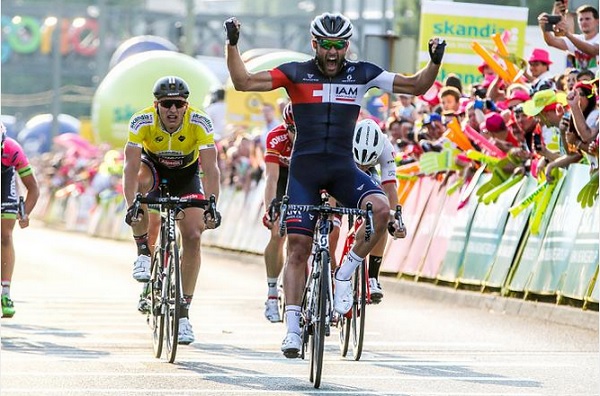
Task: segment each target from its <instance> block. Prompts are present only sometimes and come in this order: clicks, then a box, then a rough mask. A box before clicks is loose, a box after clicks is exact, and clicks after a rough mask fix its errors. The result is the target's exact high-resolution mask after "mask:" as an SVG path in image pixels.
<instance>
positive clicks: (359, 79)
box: [224, 13, 445, 358]
mask: <svg viewBox="0 0 600 396" xmlns="http://www.w3.org/2000/svg"><path fill="white" fill-rule="evenodd" d="M224 28H225V30H226V34H227V45H226V51H225V54H226V60H227V67H228V69H229V73H230V76H231V79H232V82H233V85H234V87H235V88H236V89H237V90H239V91H270V90H273V89H276V88H280V87H281V88H284V89H285V90H286V91H287V93H288V95H289V97H290V99H291V102H292V105H293V108H294V120H295V123H296V140H295V141H294V150H293V152H292V157H291V161H290V167H289V178H288V186H287V194H288V195H289V203H290V204H292V205H294V204H301V205H318V204H319V203H320V191H321V190H322V189H326V190H327V191H328V192H329V193H330V194H331V196H333V197H334V198H335V199H337V200H338V201H339V202H340V203H341V204H342V205H344V206H347V207H357V208H358V207H359V208H362V209H365V208H366V205H367V203H368V202H371V203H372V206H373V213H374V216H373V217H374V226H375V233H374V235H373V236H372V237H371V238H369V240H368V241H366V240H365V238H364V227H363V229H361V230H359V233H358V235H357V238H356V240H357V243H356V244H355V245H354V248H353V249H352V251H351V252H350V253H349V254H348V256H347V258H346V260H345V262H344V263H342V265H341V266H340V267H339V268H338V270H337V272H336V275H335V280H334V281H335V297H334V308H335V310H336V311H338V312H340V313H346V312H347V311H348V310H350V308H351V307H352V303H353V298H352V285H351V282H350V278H351V276H352V273H353V272H354V270H355V269H356V268H357V267H358V265H359V264H360V262H361V261H362V259H363V258H364V257H366V256H367V254H368V253H369V251H370V250H371V249H372V248H373V246H374V245H375V243H376V242H377V241H378V240H379V239H380V238H381V236H382V235H383V234H384V233H385V231H386V228H387V223H388V216H389V210H390V206H389V204H388V200H387V198H386V197H385V194H384V192H383V191H382V190H381V188H380V187H379V186H378V185H377V184H376V183H375V182H373V181H372V180H371V178H370V177H369V176H368V175H367V174H366V173H364V172H362V171H361V170H359V169H358V167H357V166H356V165H355V164H354V158H353V156H352V135H353V131H354V125H355V123H356V119H357V118H358V114H359V111H360V105H361V102H362V99H363V97H364V95H365V93H366V92H367V91H368V90H369V89H370V88H371V87H379V88H381V89H382V90H384V91H387V92H395V93H408V94H412V95H420V94H423V93H425V92H426V91H427V90H428V89H429V87H430V86H431V85H432V84H433V82H434V81H435V78H436V76H437V73H438V71H439V68H440V63H441V61H442V57H443V53H444V47H445V44H444V43H443V41H441V40H439V39H437V38H436V39H432V40H430V42H429V52H430V55H431V58H432V61H431V62H429V63H428V64H427V65H426V66H425V67H424V68H423V69H421V70H420V71H418V72H417V73H415V74H414V75H412V76H405V75H402V74H396V73H391V72H388V71H386V70H383V69H382V68H380V67H379V66H377V65H375V64H373V63H369V62H362V61H358V62H352V61H349V60H347V59H346V52H347V50H348V46H349V41H348V40H349V39H350V37H351V36H352V32H353V26H352V23H351V22H350V20H349V19H348V18H346V17H345V16H343V15H341V14H331V13H324V14H322V15H319V16H317V17H316V18H315V19H314V20H313V21H312V23H311V27H310V32H311V35H312V40H311V44H312V48H313V50H314V51H315V57H314V58H313V59H311V60H308V61H305V62H288V63H284V64H282V65H280V66H278V67H275V68H273V69H271V70H264V71H259V72H256V73H250V72H249V71H248V70H247V69H246V66H245V64H244V62H243V60H242V58H241V56H240V53H239V50H238V48H237V42H238V39H239V34H240V23H239V22H238V20H237V19H236V18H230V19H228V20H227V21H225V23H224ZM316 221H317V216H315V215H314V214H313V213H305V212H302V213H293V212H290V213H288V215H287V218H286V224H287V233H288V235H287V238H288V245H287V262H286V265H285V272H284V293H285V296H286V309H285V320H286V323H287V334H286V336H285V339H284V340H283V343H282V345H281V350H282V352H283V353H284V355H285V356H286V357H290V358H292V357H298V356H299V352H300V350H301V348H302V340H301V337H300V333H301V330H300V310H301V307H300V304H301V299H302V292H303V289H304V279H305V271H306V263H307V260H308V258H309V256H310V252H311V247H312V238H313V232H314V227H315V222H316Z"/></svg>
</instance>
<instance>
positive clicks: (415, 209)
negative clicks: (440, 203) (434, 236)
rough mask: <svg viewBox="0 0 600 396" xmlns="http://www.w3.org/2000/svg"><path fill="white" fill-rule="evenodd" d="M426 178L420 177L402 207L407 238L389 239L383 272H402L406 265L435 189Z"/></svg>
mask: <svg viewBox="0 0 600 396" xmlns="http://www.w3.org/2000/svg"><path fill="white" fill-rule="evenodd" d="M424 179H427V178H420V179H419V180H418V181H417V182H416V183H415V185H414V186H413V187H412V189H411V190H410V193H409V194H408V197H407V198H406V202H405V204H404V205H403V209H402V218H403V219H404V224H405V225H406V238H403V239H396V240H393V239H391V238H390V239H389V242H388V244H387V246H386V249H385V253H384V257H383V263H382V264H381V272H384V273H390V274H398V273H400V272H402V267H403V266H404V265H405V258H406V255H407V254H408V251H409V249H410V245H411V244H412V240H413V238H414V236H415V234H416V232H417V228H418V227H419V222H420V221H421V216H422V215H423V210H424V209H425V205H427V201H428V200H429V196H430V195H431V191H432V190H433V186H434V184H433V183H429V182H424Z"/></svg>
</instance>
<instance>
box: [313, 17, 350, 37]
mask: <svg viewBox="0 0 600 396" xmlns="http://www.w3.org/2000/svg"><path fill="white" fill-rule="evenodd" d="M353 30H354V28H353V27H352V22H350V20H349V19H348V18H346V17H345V16H343V15H342V14H339V13H334V14H332V13H329V12H325V13H323V14H321V15H319V16H317V17H315V19H313V21H312V23H311V24H310V34H312V35H313V36H314V37H319V38H332V39H344V40H348V39H349V38H350V37H352V31H353Z"/></svg>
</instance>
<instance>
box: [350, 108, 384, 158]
mask: <svg viewBox="0 0 600 396" xmlns="http://www.w3.org/2000/svg"><path fill="white" fill-rule="evenodd" d="M384 146H385V136H384V134H383V132H382V131H381V128H380V127H379V125H377V123H376V122H375V121H373V120H372V119H370V118H365V119H364V120H361V121H359V122H357V123H356V127H355V128H354V139H353V140H352V153H353V154H354V162H356V163H357V164H359V165H363V166H371V165H375V163H376V162H377V160H378V159H379V156H381V153H382V152H383V147H384Z"/></svg>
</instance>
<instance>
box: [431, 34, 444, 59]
mask: <svg viewBox="0 0 600 396" xmlns="http://www.w3.org/2000/svg"><path fill="white" fill-rule="evenodd" d="M432 48H433V40H429V57H430V58H431V61H432V62H433V63H435V64H436V65H439V64H440V63H442V58H443V57H444V50H445V49H446V42H445V41H444V40H443V39H439V41H438V45H437V47H435V51H433V50H432Z"/></svg>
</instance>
